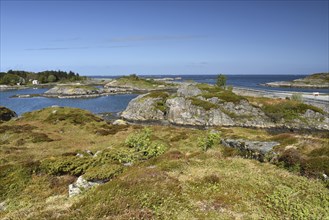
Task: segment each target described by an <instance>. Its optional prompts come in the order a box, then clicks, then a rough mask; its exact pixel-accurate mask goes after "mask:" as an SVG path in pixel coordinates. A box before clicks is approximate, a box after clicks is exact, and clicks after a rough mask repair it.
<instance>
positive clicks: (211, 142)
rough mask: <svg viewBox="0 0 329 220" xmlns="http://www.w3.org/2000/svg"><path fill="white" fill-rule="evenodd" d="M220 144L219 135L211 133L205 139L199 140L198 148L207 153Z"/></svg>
mask: <svg viewBox="0 0 329 220" xmlns="http://www.w3.org/2000/svg"><path fill="white" fill-rule="evenodd" d="M219 143H220V135H219V133H214V132H209V133H208V134H206V135H205V136H203V137H200V138H199V139H198V146H199V147H200V148H201V149H202V150H203V151H207V150H208V149H210V148H213V147H214V146H216V145H219Z"/></svg>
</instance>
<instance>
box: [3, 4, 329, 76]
mask: <svg viewBox="0 0 329 220" xmlns="http://www.w3.org/2000/svg"><path fill="white" fill-rule="evenodd" d="M328 48H329V46H328V1H316V0H312V1H3V0H1V51H0V52H1V59H0V61H1V63H0V64H1V71H7V70H9V69H20V70H28V71H42V70H46V69H48V70H50V69H53V70H58V69H61V70H66V71H68V70H72V71H75V72H79V73H80V74H82V75H116V74H119V75H121V74H130V73H137V74H217V73H225V74H309V73H313V72H323V71H328V68H329V67H328V66H329V64H328V60H329V57H328V56H329V55H328V53H329V52H328Z"/></svg>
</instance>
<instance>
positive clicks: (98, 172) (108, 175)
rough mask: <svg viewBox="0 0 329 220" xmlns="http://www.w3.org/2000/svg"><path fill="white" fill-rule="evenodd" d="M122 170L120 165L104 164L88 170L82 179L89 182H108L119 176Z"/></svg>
mask: <svg viewBox="0 0 329 220" xmlns="http://www.w3.org/2000/svg"><path fill="white" fill-rule="evenodd" d="M122 170H123V166H122V165H118V164H104V165H102V166H96V167H91V168H89V169H88V170H87V171H86V173H85V174H84V175H83V177H84V178H85V179H86V180H89V181H95V180H109V179H112V178H113V177H115V176H117V175H118V174H120V173H121V172H122Z"/></svg>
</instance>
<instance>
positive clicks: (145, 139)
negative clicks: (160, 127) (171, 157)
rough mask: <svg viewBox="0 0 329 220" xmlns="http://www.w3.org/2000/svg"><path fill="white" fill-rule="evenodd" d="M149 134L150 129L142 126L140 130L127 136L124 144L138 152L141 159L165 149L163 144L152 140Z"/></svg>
mask: <svg viewBox="0 0 329 220" xmlns="http://www.w3.org/2000/svg"><path fill="white" fill-rule="evenodd" d="M151 135H152V130H150V129H148V128H144V129H143V130H142V132H140V133H135V134H132V135H130V136H128V138H127V139H126V141H125V144H126V146H127V147H129V148H133V149H135V151H136V152H138V153H140V154H141V157H142V159H148V158H151V157H155V156H158V155H160V154H162V153H163V152H164V151H165V146H164V145H163V144H159V143H155V142H152V141H151V139H150V138H151Z"/></svg>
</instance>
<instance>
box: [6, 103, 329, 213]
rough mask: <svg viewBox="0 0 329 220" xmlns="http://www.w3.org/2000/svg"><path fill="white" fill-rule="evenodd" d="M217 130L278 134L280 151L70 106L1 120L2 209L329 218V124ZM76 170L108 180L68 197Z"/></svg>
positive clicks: (254, 136)
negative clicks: (327, 127) (266, 156)
mask: <svg viewBox="0 0 329 220" xmlns="http://www.w3.org/2000/svg"><path fill="white" fill-rule="evenodd" d="M213 130H214V131H216V132H217V133H216V134H218V135H219V136H220V137H222V138H244V139H248V140H263V141H278V142H279V143H280V145H279V146H278V147H276V148H275V151H276V152H277V154H278V156H277V157H276V158H271V160H272V161H271V163H269V162H267V163H260V162H258V161H255V160H251V159H246V158H244V155H243V154H241V152H238V151H237V150H233V149H231V148H226V147H223V146H221V145H220V144H219V141H218V140H215V141H212V142H210V144H209V142H207V144H208V145H207V147H206V148H205V146H204V144H205V143H206V142H205V141H200V140H205V138H206V137H208V135H209V131H208V130H199V129H192V128H182V127H171V126H137V125H128V126H124V125H121V126H119V125H111V124H108V123H106V122H105V121H103V120H102V119H101V118H99V117H97V116H94V115H93V114H91V113H89V112H87V111H84V110H79V109H72V108H47V109H44V110H40V111H35V112H31V113H26V114H25V115H23V117H22V118H19V119H16V120H11V121H9V122H5V123H2V124H0V203H2V202H5V206H6V209H5V210H2V211H0V218H3V219H328V218H329V214H328V213H329V190H328V188H326V187H328V183H327V182H325V181H323V180H321V176H322V174H323V173H326V174H327V175H329V170H328V164H329V163H328V161H329V160H328V159H329V147H328V146H329V145H328V140H329V139H328V133H321V132H318V133H291V132H278V131H267V130H260V129H247V128H235V127H231V128H224V127H219V128H214V129H213ZM214 137H215V138H216V137H218V136H214ZM87 150H89V151H91V152H93V153H96V152H97V151H98V152H99V154H98V156H97V157H93V156H90V155H89V154H87V153H86V151H87ZM77 153H80V154H83V155H84V156H83V157H77V156H76V154H77ZM125 163H130V164H132V166H124V165H123V164H125ZM79 175H84V176H85V178H87V179H89V180H98V179H110V181H109V182H107V183H105V184H103V185H100V186H97V187H94V188H92V189H91V190H88V191H85V192H83V193H82V194H81V195H79V196H76V197H72V198H69V197H68V184H70V183H73V182H74V181H75V180H76V179H77V177H78V176H79Z"/></svg>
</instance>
